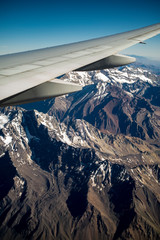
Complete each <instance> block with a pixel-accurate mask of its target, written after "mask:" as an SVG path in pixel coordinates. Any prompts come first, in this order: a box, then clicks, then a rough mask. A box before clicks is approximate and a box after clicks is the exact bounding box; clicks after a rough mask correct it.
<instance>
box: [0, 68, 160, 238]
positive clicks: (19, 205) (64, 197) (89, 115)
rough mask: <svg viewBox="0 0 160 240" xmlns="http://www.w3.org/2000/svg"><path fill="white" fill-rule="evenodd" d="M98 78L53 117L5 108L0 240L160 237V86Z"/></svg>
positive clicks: (61, 102)
mask: <svg viewBox="0 0 160 240" xmlns="http://www.w3.org/2000/svg"><path fill="white" fill-rule="evenodd" d="M123 71H124V70H122V74H124V72H123ZM130 71H131V70H130ZM75 74H76V73H75ZM115 74H117V72H116V71H115ZM130 74H131V73H130ZM96 76H97V75H95V76H94V78H93V76H92V77H91V75H90V79H89V80H87V81H93V85H91V86H85V87H84V89H83V91H82V92H79V93H76V94H72V95H69V96H68V97H60V98H56V99H55V100H54V101H53V102H51V101H50V102H49V105H48V106H49V109H48V110H47V111H48V113H42V112H38V111H36V110H31V111H29V110H24V109H22V108H19V107H18V108H17V107H8V108H4V109H1V113H0V239H7V240H8V239H59V240H60V239H61V240H63V239H69V240H73V239H74V240H75V239H76V240H79V239H84V240H85V239H86V240H97V239H109V240H111V239H135V240H138V239H145V240H146V239H159V238H160V150H159V149H160V148H159V146H160V145H159V144H160V142H159V139H160V138H159V136H160V114H159V113H160V108H159V105H158V104H157V102H158V101H159V98H158V94H157V95H156V97H155V95H154V93H153V92H152V91H151V90H152V89H151V88H154V87H156V88H157V89H158V85H156V86H154V84H148V82H145V83H144V82H141V81H140V80H139V83H137V81H138V80H136V82H134V83H133V84H137V85H138V86H139V91H137V92H135V93H134V92H133V86H131V85H129V84H125V83H124V84H123V85H121V84H119V83H114V84H113V82H104V81H100V82H99V81H98V80H97V78H98V77H96ZM112 76H114V75H112ZM117 76H119V75H117ZM81 77H82V75H79V78H78V79H80V80H81ZM85 77H86V75H85ZM106 77H108V78H109V75H107V74H106ZM75 79H77V78H76V77H75V78H74V80H75ZM94 79H95V82H94ZM89 83H90V82H89ZM140 86H141V88H140ZM127 89H128V90H127ZM153 99H154V100H153ZM51 103H52V104H51ZM45 106H47V102H45ZM46 108H48V107H46ZM44 112H46V110H45V111H44Z"/></svg>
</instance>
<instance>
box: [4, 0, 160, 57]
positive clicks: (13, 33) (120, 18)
mask: <svg viewBox="0 0 160 240" xmlns="http://www.w3.org/2000/svg"><path fill="white" fill-rule="evenodd" d="M159 9H160V2H159V1H156V0H153V1H152V2H151V1H149V0H148V1H145V3H143V2H140V1H137V0H136V1H134V3H132V2H129V1H123V2H119V1H118V0H116V1H114V2H113V3H111V2H107V1H102V0H100V1H98V2H97V1H95V0H93V1H91V0H89V1H87V2H86V1H79V0H78V1H76V4H75V2H74V1H67V2H66V1H61V2H57V1H52V0H46V1H42V0H39V1H31V0H29V1H24V0H15V1H11V0H6V1H5V2H2V1H1V3H0V36H1V38H0V55H4V54H8V53H14V52H21V51H27V50H32V49H39V48H45V47H50V46H56V45H61V44H66V43H71V42H77V41H82V40H87V39H92V38H97V37H102V36H106V35H111V34H116V33H119V32H124V31H129V30H132V29H136V28H140V27H144V26H147V25H151V24H155V23H158V22H160V14H159ZM146 43H147V44H144V45H143V44H137V45H135V46H133V47H131V48H128V49H126V50H124V51H123V53H125V54H130V55H132V54H134V55H139V56H144V57H149V58H151V59H154V60H159V61H160V35H159V36H156V37H154V38H152V39H149V40H147V41H146Z"/></svg>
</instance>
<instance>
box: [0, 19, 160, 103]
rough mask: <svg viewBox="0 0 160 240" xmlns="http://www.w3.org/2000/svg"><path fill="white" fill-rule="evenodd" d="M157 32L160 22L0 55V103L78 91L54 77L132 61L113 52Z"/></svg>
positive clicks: (21, 101)
mask: <svg viewBox="0 0 160 240" xmlns="http://www.w3.org/2000/svg"><path fill="white" fill-rule="evenodd" d="M157 34H160V23H158V24H154V25H151V26H148V27H144V28H140V29H137V30H132V31H129V32H124V33H120V34H115V35H111V36H107V37H102V38H97V39H93V40H87V41H83V42H78V43H72V44H66V45H62V46H56V47H51V48H45V49H40V50H33V51H28V52H22V53H16V54H9V55H3V56H0V105H1V106H5V105H12V104H17V103H25V102H31V101H37V100H41V99H46V98H49V97H54V96H59V95H62V94H66V93H69V92H74V91H77V90H80V89H81V87H80V86H78V85H75V84H66V83H65V82H62V81H60V80H57V79H56V78H57V77H59V76H61V75H63V74H65V73H67V72H69V71H73V70H79V71H80V70H86V71H87V70H95V69H103V68H110V67H115V66H122V65H125V64H129V63H131V62H134V61H135V59H134V58H131V57H128V56H123V55H118V54H117V53H118V52H120V51H122V50H123V49H125V48H128V47H130V46H132V45H134V44H137V43H142V42H143V41H144V40H146V39H148V38H151V37H153V36H155V35H157ZM43 90H44V91H43Z"/></svg>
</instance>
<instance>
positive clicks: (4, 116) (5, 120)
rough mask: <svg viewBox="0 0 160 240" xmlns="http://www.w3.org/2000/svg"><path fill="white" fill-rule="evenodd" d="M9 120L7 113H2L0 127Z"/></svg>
mask: <svg viewBox="0 0 160 240" xmlns="http://www.w3.org/2000/svg"><path fill="white" fill-rule="evenodd" d="M8 121H9V118H8V117H7V116H6V115H4V114H1V115H0V129H2V128H3V127H4V125H5V124H6V123H7V122H8Z"/></svg>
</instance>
